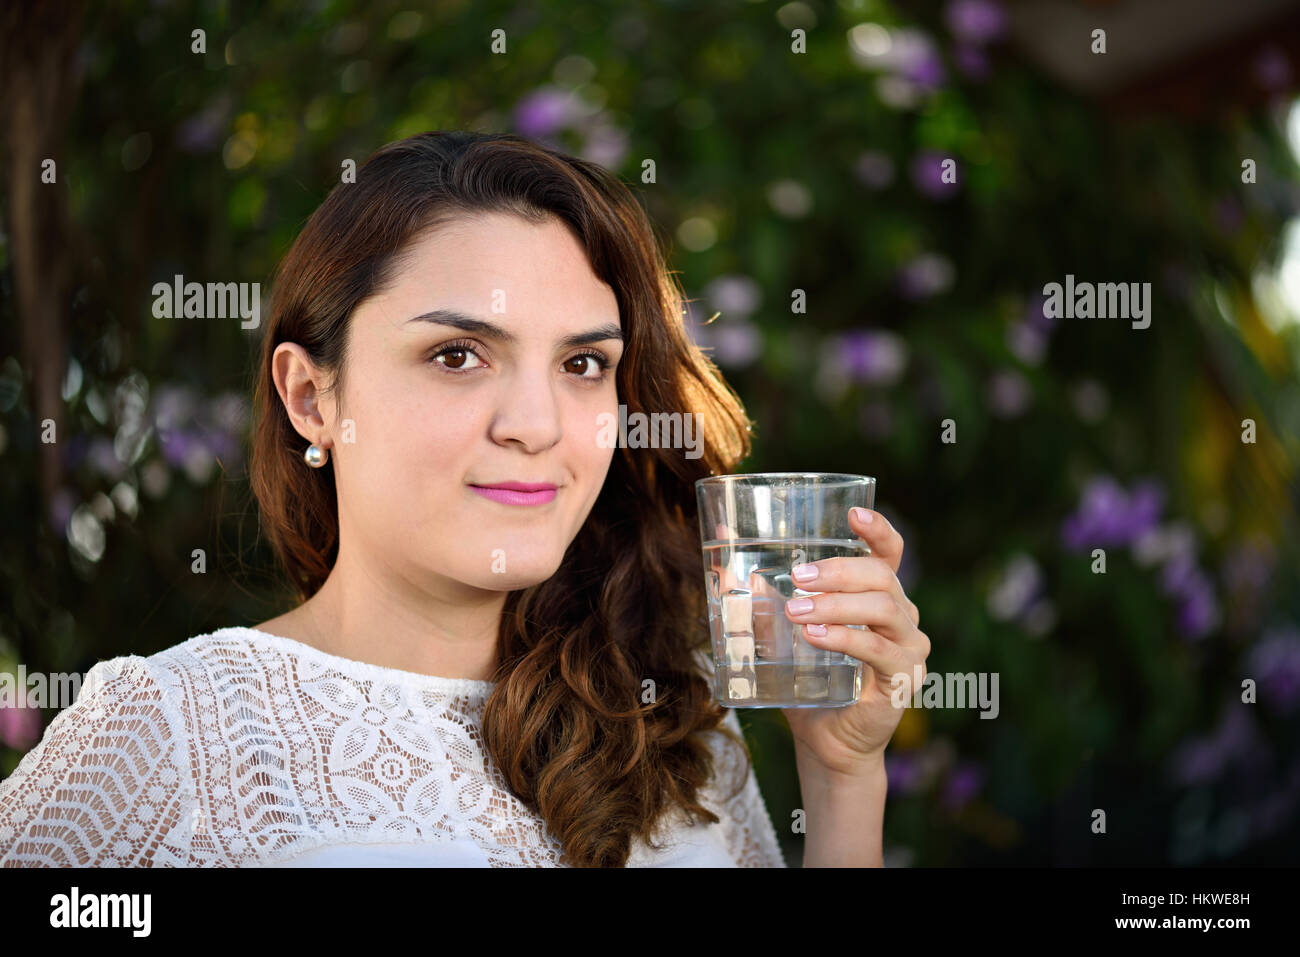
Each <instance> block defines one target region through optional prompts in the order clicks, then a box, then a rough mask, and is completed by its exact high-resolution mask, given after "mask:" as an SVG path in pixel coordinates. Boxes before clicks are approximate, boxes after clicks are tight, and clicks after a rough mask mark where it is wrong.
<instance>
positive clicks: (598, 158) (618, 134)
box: [581, 123, 628, 169]
mask: <svg viewBox="0 0 1300 957" xmlns="http://www.w3.org/2000/svg"><path fill="white" fill-rule="evenodd" d="M627 147H628V140H627V134H626V133H624V132H623V131H622V130H620V129H619V128H618V127H615V126H610V125H609V124H607V123H596V124H594V125H593V126H592V127H591V128H590V129H589V130H588V131H587V134H586V139H585V140H584V141H583V144H582V150H581V153H582V158H583V159H585V160H587V161H588V162H590V163H595V164H597V165H598V166H604V167H606V168H608V169H616V168H617V167H618V165H619V164H620V163H621V162H623V157H624V156H626V155H627Z"/></svg>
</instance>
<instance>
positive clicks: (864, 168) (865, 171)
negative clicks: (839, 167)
mask: <svg viewBox="0 0 1300 957" xmlns="http://www.w3.org/2000/svg"><path fill="white" fill-rule="evenodd" d="M853 171H854V172H855V173H856V174H857V177H858V179H860V180H862V182H863V183H865V184H866V185H867V186H869V187H871V188H872V189H884V188H885V187H886V186H888V185H889V184H890V183H892V182H893V181H894V161H893V160H892V159H890V158H889V154H888V153H882V152H881V151H880V150H867V151H865V152H864V153H862V155H861V156H859V157H858V161H857V163H856V164H854V167H853Z"/></svg>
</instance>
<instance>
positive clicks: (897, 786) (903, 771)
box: [885, 752, 924, 794]
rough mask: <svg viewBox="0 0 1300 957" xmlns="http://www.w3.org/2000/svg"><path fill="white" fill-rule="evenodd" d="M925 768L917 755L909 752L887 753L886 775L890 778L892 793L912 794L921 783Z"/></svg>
mask: <svg viewBox="0 0 1300 957" xmlns="http://www.w3.org/2000/svg"><path fill="white" fill-rule="evenodd" d="M923 770H924V769H923V768H922V767H921V763H920V761H918V760H917V758H916V756H915V755H912V754H909V753H906V752H904V753H902V754H895V753H893V752H886V754H885V777H886V778H887V779H888V780H889V790H890V793H892V794H911V793H913V792H914V791H915V790H916V789H917V787H918V786H919V785H920V783H921V780H922V778H923V776H924V775H923V773H922V772H923Z"/></svg>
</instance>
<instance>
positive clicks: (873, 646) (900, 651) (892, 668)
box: [803, 625, 915, 675]
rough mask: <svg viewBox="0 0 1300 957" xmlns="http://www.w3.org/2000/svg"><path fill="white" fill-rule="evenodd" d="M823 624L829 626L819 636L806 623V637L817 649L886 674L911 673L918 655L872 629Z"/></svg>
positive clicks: (804, 630)
mask: <svg viewBox="0 0 1300 957" xmlns="http://www.w3.org/2000/svg"><path fill="white" fill-rule="evenodd" d="M822 627H824V628H825V629H826V634H824V635H817V634H814V633H813V631H814V629H813V628H811V627H808V626H805V627H804V629H803V632H804V640H805V641H807V642H808V643H809V644H811V645H813V646H814V647H816V648H822V649H824V650H826V651H835V652H839V653H841V654H846V655H848V656H849V657H851V658H856V659H858V660H859V661H861V662H862V663H863V664H866V665H870V666H871V667H872V668H874V669H875V670H876V671H878V672H880V673H881V674H883V675H893V674H896V673H898V672H900V671H905V672H908V673H909V674H910V672H911V668H912V662H913V661H914V660H915V655H913V654H911V653H909V652H908V651H907V650H906V649H905V648H902V647H901V646H900V645H898V644H897V643H895V642H892V641H890V640H889V639H887V638H885V637H883V636H882V635H879V634H877V633H876V632H874V631H872V630H871V629H869V628H868V629H866V630H863V629H861V628H850V627H848V626H847V625H824V626H822Z"/></svg>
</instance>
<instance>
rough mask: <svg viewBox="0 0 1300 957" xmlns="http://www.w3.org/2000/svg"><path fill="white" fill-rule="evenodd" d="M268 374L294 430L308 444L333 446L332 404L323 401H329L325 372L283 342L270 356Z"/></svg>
mask: <svg viewBox="0 0 1300 957" xmlns="http://www.w3.org/2000/svg"><path fill="white" fill-rule="evenodd" d="M271 374H272V376H273V377H274V379H275V390H276V391H277V392H278V393H280V401H281V402H283V403H284V408H285V411H286V412H288V413H289V421H290V422H292V423H293V427H294V430H295V431H297V433H298V434H299V435H301V436H302V437H303V438H304V439H306V440H307V441H309V442H312V443H315V444H316V445H319V446H320V447H321V448H323V449H327V448H329V447H330V446H331V445H332V444H333V437H332V432H333V429H334V403H333V402H332V401H325V400H328V399H331V398H332V396H331V395H330V394H328V393H326V392H325V389H326V387H327V385H328V382H327V377H326V375H325V373H324V372H322V371H321V370H320V369H319V368H317V366H316V364H315V363H313V362H312V361H311V359H310V358H309V357H308V355H307V351H306V350H305V349H303V347H302V346H300V345H298V343H296V342H282V343H280V344H279V345H278V346H276V347H275V354H274V355H272V356H271Z"/></svg>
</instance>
